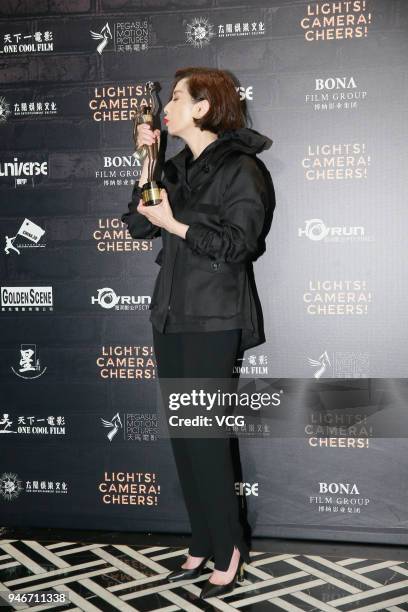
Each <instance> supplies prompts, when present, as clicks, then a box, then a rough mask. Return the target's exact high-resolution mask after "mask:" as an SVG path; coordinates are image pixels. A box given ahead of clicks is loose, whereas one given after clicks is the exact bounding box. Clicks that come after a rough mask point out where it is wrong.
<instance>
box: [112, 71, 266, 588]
mask: <svg viewBox="0 0 408 612" xmlns="http://www.w3.org/2000/svg"><path fill="white" fill-rule="evenodd" d="M164 113H165V119H164V121H165V123H166V124H167V126H168V132H169V134H170V135H172V136H174V137H178V138H181V139H183V141H184V142H185V143H186V144H185V147H184V149H183V150H182V151H181V152H180V153H178V154H177V155H175V156H174V157H173V158H171V159H169V160H167V162H166V163H165V164H164V167H163V176H162V181H163V185H164V186H165V189H162V190H161V191H160V197H161V198H162V201H161V203H160V204H158V205H156V206H145V205H144V203H143V201H142V200H141V199H140V193H141V191H140V187H141V186H142V185H143V184H144V183H145V182H146V181H147V163H148V159H147V158H146V160H145V162H144V167H143V170H142V175H141V178H140V181H139V185H135V188H134V190H133V194H132V201H131V202H130V203H129V206H128V208H129V212H128V213H126V214H124V215H123V216H122V221H124V222H125V223H127V225H128V229H129V232H130V234H131V236H132V237H133V238H155V237H158V236H159V235H161V236H162V240H163V248H162V249H161V251H160V252H159V254H158V256H157V258H156V262H157V263H158V264H159V265H160V266H161V269H160V272H159V274H158V277H157V279H156V284H155V287H154V291H153V295H152V301H151V305H150V310H151V315H150V321H151V322H152V325H153V343H154V350H155V356H156V362H157V368H158V377H159V379H160V378H194V377H208V378H232V377H233V369H234V366H236V365H237V360H238V356H239V355H242V354H243V351H244V350H245V349H247V348H250V347H254V346H257V345H259V344H262V343H263V342H264V341H265V337H264V334H263V325H262V310H261V307H260V303H259V299H258V297H257V291H256V286H255V282H254V277H253V269H252V261H253V260H255V259H256V258H257V257H258V256H259V254H260V253H262V252H263V251H264V250H265V242H264V239H265V236H266V234H267V233H268V231H269V228H270V224H271V221H272V214H273V209H274V206H275V200H274V191H273V184H272V180H271V177H270V174H269V172H268V171H267V169H266V167H265V165H264V164H263V163H262V162H261V160H259V159H258V158H257V157H256V154H257V153H259V152H260V151H262V150H264V149H266V148H268V147H270V146H271V144H272V141H271V140H270V139H269V138H267V137H265V136H262V135H261V134H259V133H258V132H256V131H255V130H251V129H249V128H246V127H245V118H244V114H243V110H242V107H241V102H240V99H239V94H238V93H237V91H236V88H235V84H234V81H233V80H232V78H231V77H230V76H229V74H228V73H226V72H224V71H222V70H216V69H210V68H185V69H181V70H178V71H177V72H176V74H175V81H174V83H173V86H172V89H171V96H170V100H169V102H168V104H167V105H166V106H165V107H164ZM156 139H157V142H158V143H160V131H159V130H155V131H152V130H151V129H150V127H149V126H148V125H147V124H141V125H139V126H138V145H139V146H141V145H142V144H146V145H150V144H153V143H154V142H155V140H156ZM238 365H239V364H238ZM171 443H172V448H173V453H174V458H175V461H176V466H177V470H178V474H179V478H180V483H181V487H182V491H183V495H184V500H185V503H186V507H187V510H188V514H189V518H190V523H191V530H192V540H191V545H190V548H189V554H188V555H187V560H186V561H185V563H184V564H183V565H182V566H181V568H180V570H177V571H175V572H172V573H171V574H170V575H169V576H168V579H169V580H183V579H186V578H195V577H198V576H200V575H201V572H202V570H203V569H204V567H205V564H206V563H207V561H208V560H209V559H210V558H213V559H214V571H213V573H212V574H211V576H210V578H209V580H208V581H207V582H206V583H205V585H204V588H203V589H202V591H201V594H200V596H201V597H202V598H206V597H212V596H215V595H221V594H224V593H227V592H229V591H231V590H232V589H233V588H234V586H235V582H236V579H237V576H239V578H240V579H242V576H243V574H242V565H243V562H244V561H246V562H247V563H249V548H248V546H247V543H246V542H245V540H244V536H243V531H242V527H241V524H240V519H239V507H238V498H237V496H236V493H235V489H234V473H233V464H232V457H231V449H230V440H229V439H228V438H213V439H202V438H201V439H200V438H195V439H185V438H171Z"/></svg>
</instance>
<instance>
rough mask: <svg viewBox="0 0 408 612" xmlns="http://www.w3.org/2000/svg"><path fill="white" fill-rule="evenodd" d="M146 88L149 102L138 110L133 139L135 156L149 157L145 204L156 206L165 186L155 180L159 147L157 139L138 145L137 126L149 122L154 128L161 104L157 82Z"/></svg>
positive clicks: (143, 192)
mask: <svg viewBox="0 0 408 612" xmlns="http://www.w3.org/2000/svg"><path fill="white" fill-rule="evenodd" d="M146 90H147V92H148V96H149V98H150V100H149V102H148V103H145V102H144V103H143V104H142V105H141V107H140V110H138V111H137V112H136V115H135V118H134V120H133V141H134V143H135V152H134V156H135V157H137V158H138V159H139V160H140V161H143V160H144V159H145V157H148V158H149V162H148V167H147V183H145V184H144V185H143V186H142V200H143V203H144V204H145V206H155V205H156V204H160V202H161V198H160V189H162V188H163V184H162V183H161V182H160V181H156V180H154V171H155V169H156V164H157V158H158V156H159V147H158V144H157V142H156V141H155V142H154V143H153V144H151V145H142V146H141V147H138V146H137V126H138V125H139V124H140V123H148V124H149V125H150V129H151V130H153V122H154V115H155V113H156V112H157V110H158V107H159V104H158V102H157V97H156V91H155V84H154V83H153V82H152V81H148V82H147V83H146Z"/></svg>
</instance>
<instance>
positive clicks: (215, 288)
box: [185, 255, 242, 317]
mask: <svg viewBox="0 0 408 612" xmlns="http://www.w3.org/2000/svg"><path fill="white" fill-rule="evenodd" d="M188 266H189V267H188V270H187V272H186V279H185V282H186V300H185V312H186V314H187V315H192V316H200V317H231V316H234V315H236V314H238V312H239V309H240V304H239V301H240V300H239V297H240V278H241V267H242V266H238V265H236V264H235V265H234V264H230V263H226V262H225V261H215V260H212V259H209V258H206V257H199V256H196V255H191V256H190V258H189V262H188Z"/></svg>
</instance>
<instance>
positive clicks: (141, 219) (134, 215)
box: [121, 182, 161, 238]
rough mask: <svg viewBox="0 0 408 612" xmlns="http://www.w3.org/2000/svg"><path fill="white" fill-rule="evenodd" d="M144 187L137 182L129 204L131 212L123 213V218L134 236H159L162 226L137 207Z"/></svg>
mask: <svg viewBox="0 0 408 612" xmlns="http://www.w3.org/2000/svg"><path fill="white" fill-rule="evenodd" d="M141 193H142V189H141V187H139V185H138V183H137V182H136V183H135V185H134V187H133V190H132V200H131V202H129V204H128V209H129V212H127V213H125V214H123V215H122V217H121V220H122V221H123V223H126V224H127V226H128V230H129V233H130V235H131V236H132V238H157V237H158V236H160V233H161V228H160V227H158V226H157V225H154V224H153V223H151V222H150V221H149V220H148V219H147V217H145V216H144V215H141V214H140V213H139V212H138V211H137V210H136V209H137V206H138V204H139V200H140V198H141V197H142V196H141Z"/></svg>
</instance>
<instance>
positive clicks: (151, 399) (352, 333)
mask: <svg viewBox="0 0 408 612" xmlns="http://www.w3.org/2000/svg"><path fill="white" fill-rule="evenodd" d="M407 30H408V6H407V3H406V2H405V1H404V0H355V1H346V0H341V1H336V2H334V1H331V2H321V1H319V2H305V1H303V0H287V1H285V0H280V1H277V0H269V1H264V2H256V1H255V2H240V0H236V1H234V2H231V1H230V0H207V1H204V2H200V3H199V4H197V6H195V5H194V3H191V2H185V1H182V0H178V1H176V2H171V3H166V2H161V3H154V2H151V3H145V2H137V1H130V0H75V1H70V2H67V1H65V0H38V1H36V2H35V3H34V2H29V1H28V0H26V1H25V2H21V1H18V2H17V0H5V1H3V2H2V3H1V6H0V80H1V90H0V198H1V206H0V222H1V236H0V239H1V244H2V247H1V263H0V265H1V268H0V273H1V305H0V307H1V312H0V315H1V316H0V323H1V351H0V356H1V362H2V365H1V370H0V377H1V389H2V390H1V397H2V402H1V408H0V453H1V454H0V485H1V486H0V517H1V524H3V525H13V524H16V521H17V517H18V523H19V524H20V525H21V524H26V525H42V526H64V527H70V526H72V527H82V528H101V529H105V528H108V529H121V530H133V531H138V530H149V531H170V532H171V531H174V532H178V531H187V532H188V531H189V524H188V519H187V515H186V512H185V510H184V505H183V502H182V498H181V489H180V486H179V483H178V479H177V475H176V472H175V466H174V463H173V459H172V455H171V451H170V447H169V444H168V441H167V440H158V439H157V436H156V433H157V432H156V426H155V425H156V421H155V419H156V399H157V396H156V393H157V379H156V370H155V359H154V354H153V348H152V334H151V328H150V323H149V321H148V318H149V311H148V306H149V303H150V297H151V293H152V290H153V283H154V279H155V277H156V274H157V272H158V267H157V264H155V263H154V259H155V256H156V254H157V252H158V250H159V249H160V247H161V239H158V240H153V241H149V240H132V239H131V237H130V235H129V234H128V233H127V231H126V227H125V226H124V225H123V224H122V223H121V221H120V217H121V215H122V214H123V213H124V212H125V211H126V210H127V203H128V201H129V199H130V194H131V190H132V186H133V184H134V182H135V181H138V177H139V175H140V170H141V169H140V167H139V166H138V165H137V162H136V161H135V160H134V158H133V157H132V152H133V142H132V136H131V133H132V121H131V120H132V116H133V113H134V111H135V109H136V108H138V107H139V105H140V103H141V102H142V101H143V100H144V84H145V83H146V81H155V82H158V83H159V84H160V86H161V91H160V92H159V98H160V101H161V104H162V106H164V105H165V104H166V102H167V100H168V95H169V88H170V85H171V82H172V80H173V75H174V72H175V71H176V69H178V68H180V67H183V66H187V65H201V66H215V67H218V68H223V69H228V70H230V71H231V72H232V73H233V74H234V75H235V76H236V78H237V79H238V81H239V83H240V88H239V91H240V95H241V98H242V101H243V103H244V104H246V106H247V109H248V113H249V118H250V123H249V126H250V127H253V128H254V129H256V130H258V131H259V132H261V133H264V134H266V135H268V136H269V137H271V138H272V139H273V141H274V144H273V146H272V148H271V149H270V150H268V151H266V152H265V153H263V154H262V155H261V156H260V157H261V159H263V161H264V162H265V163H266V165H267V167H268V168H269V170H270V172H271V175H272V178H273V180H274V184H275V189H276V201H277V206H276V210H275V215H274V220H273V224H272V229H271V231H270V234H269V236H268V242H267V252H266V254H265V255H264V256H263V257H262V258H261V259H260V260H259V261H257V262H256V264H255V266H254V267H255V274H256V279H257V284H258V289H259V294H260V298H261V301H262V304H263V309H264V317H265V333H266V338H267V341H266V343H265V344H263V345H262V346H259V347H256V348H255V349H252V350H249V351H247V352H246V353H245V358H244V361H243V362H242V373H241V377H243V378H248V379H251V380H252V381H254V379H255V383H256V382H257V381H258V382H259V381H261V380H262V379H276V380H278V379H281V380H279V382H277V383H276V384H277V388H280V389H282V388H285V389H286V388H288V389H300V388H303V387H302V385H304V384H305V380H306V381H307V389H308V392H310V393H312V396H313V394H315V393H318V402H319V403H320V402H321V404H319V405H321V406H323V407H324V408H325V409H328V408H330V407H333V405H336V404H338V405H340V406H346V405H347V406H348V407H350V402H352V405H353V407H355V408H356V409H361V410H362V412H364V409H367V408H369V414H373V413H374V412H376V411H377V410H383V411H384V410H385V409H386V408H387V409H389V410H391V409H392V407H393V406H394V407H395V405H396V404H398V407H399V409H400V408H401V406H404V405H405V404H404V402H403V399H404V397H405V395H404V393H405V385H404V381H401V380H399V381H397V380H396V379H402V378H404V377H405V375H406V364H407V357H408V343H407V342H406V327H407V308H406V297H407V289H406V282H405V281H406V274H405V257H404V255H405V249H404V247H405V243H406V226H407V214H408V213H407V207H406V178H405V174H406V172H405V169H406V161H407V149H406V146H405V143H406V138H407V121H406V113H407V110H406V103H405V101H406V95H407V89H408V81H407V68H406V57H407ZM160 117H161V119H162V118H163V112H162V107H161V114H160ZM182 146H184V143H182V142H180V141H179V140H177V139H173V138H171V137H169V138H168V142H167V150H166V158H168V157H171V156H173V155H174V154H175V153H177V152H178V150H180V148H181V147H182ZM326 379H327V380H326ZM389 379H393V381H390V380H389ZM372 384H374V389H375V390H377V393H372ZM317 388H318V392H316V389H317ZM384 393H385V396H384ZM297 397H299V398H300V399H299V404H298V409H299V415H300V421H299V422H302V423H303V421H302V417H304V416H305V414H306V412H305V404H304V402H303V399H302V394H298V396H297ZM314 397H315V396H314ZM379 397H381V398H382V400H383V401H381V402H380V403H378V401H379ZM350 398H352V399H350ZM384 398H385V399H384ZM331 402H334V403H333V404H331ZM403 413H404V411H402V413H401V415H400V418H401V419H402V418H403ZM339 418H341V416H340V417H339ZM309 425H310V427H309V428H307V427H306V424H305V423H303V425H302V427H303V431H304V435H303V437H301V436H299V437H295V436H293V437H291V436H289V435H287V436H282V437H279V438H277V437H274V436H270V437H268V436H266V437H265V439H259V437H258V438H257V439H251V438H250V437H249V438H246V439H245V440H241V462H242V470H243V471H242V474H241V475H239V476H237V495H240V496H241V497H242V500H243V501H245V502H247V505H248V512H249V514H248V518H249V522H250V524H251V525H252V532H253V535H254V536H268V535H271V536H272V535H282V536H289V537H290V536H291V535H294V536H297V537H317V536H318V537H322V538H330V539H349V540H360V541H377V542H383V541H387V542H390V541H393V542H407V521H408V514H407V508H408V504H407V501H408V500H407V497H408V491H407V486H406V484H402V485H401V482H400V478H401V476H403V475H404V474H405V473H406V467H407V458H406V457H407V453H406V450H407V449H406V447H407V444H406V441H405V438H403V437H398V438H395V437H394V438H393V439H391V437H388V438H386V437H381V436H379V432H378V431H377V432H376V431H375V430H373V429H371V430H370V431H369V430H365V428H364V427H363V426H361V431H358V432H357V434H356V433H354V435H353V438H351V437H350V435H349V433H346V434H345V436H344V437H343V438H341V439H342V440H343V443H342V442H339V440H340V438H335V439H336V440H337V441H336V442H332V443H329V442H328V440H329V437H328V436H323V437H322V436H321V435H319V433H318V432H317V433H316V431H315V430H314V429H313V428H314V426H315V425H316V423H312V421H311V422H310V423H309ZM312 426H313V427H312ZM393 435H394V436H395V433H394V434H393ZM401 435H402V434H401ZM351 439H352V440H353V442H352V443H350V440H351ZM357 440H359V442H358V441H357ZM402 482H403V483H404V482H405V481H404V479H403V480H402ZM120 485H121V486H120Z"/></svg>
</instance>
